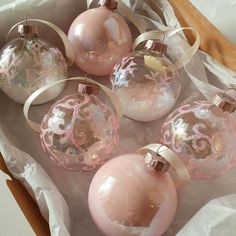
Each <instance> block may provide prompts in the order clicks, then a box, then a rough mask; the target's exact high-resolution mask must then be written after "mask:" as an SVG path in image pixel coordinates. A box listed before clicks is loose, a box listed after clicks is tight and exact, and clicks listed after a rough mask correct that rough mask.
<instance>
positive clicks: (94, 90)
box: [78, 84, 99, 95]
mask: <svg viewBox="0 0 236 236" xmlns="http://www.w3.org/2000/svg"><path fill="white" fill-rule="evenodd" d="M78 92H79V93H82V94H88V95H90V94H94V95H98V94H99V87H98V86H96V85H90V84H89V85H88V84H79V85H78Z"/></svg>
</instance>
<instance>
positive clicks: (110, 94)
mask: <svg viewBox="0 0 236 236" xmlns="http://www.w3.org/2000/svg"><path fill="white" fill-rule="evenodd" d="M72 80H73V81H74V80H76V81H79V82H80V83H82V84H85V85H88V86H89V85H97V86H99V87H100V88H101V89H102V90H103V91H104V92H105V93H106V95H107V96H108V97H109V99H110V100H111V102H112V104H113V105H114V107H115V110H116V114H117V117H118V119H119V120H120V119H121V117H122V115H123V113H122V108H121V103H120V101H119V99H118V98H117V97H116V95H115V94H114V93H113V92H112V91H111V90H110V89H109V88H107V87H106V86H104V85H102V84H100V83H98V82H96V81H94V80H91V79H88V78H85V77H72V78H68V79H64V80H59V81H56V82H53V83H49V84H47V85H45V86H43V87H41V88H39V89H38V90H36V91H35V92H34V93H32V94H31V95H30V96H29V97H28V99H27V100H26V102H25V104H24V107H23V113H24V116H25V119H26V121H27V123H28V124H29V126H30V127H31V128H32V129H33V130H34V131H36V132H38V133H39V132H40V124H38V123H36V122H34V121H32V120H30V119H29V109H30V106H31V105H32V103H33V101H34V100H35V99H36V98H37V97H38V96H39V95H41V94H42V93H43V92H45V91H46V90H48V89H49V88H51V87H53V86H55V85H57V84H60V83H64V82H65V81H72Z"/></svg>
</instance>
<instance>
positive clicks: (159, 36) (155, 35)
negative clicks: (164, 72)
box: [133, 27, 200, 69]
mask: <svg viewBox="0 0 236 236" xmlns="http://www.w3.org/2000/svg"><path fill="white" fill-rule="evenodd" d="M183 30H190V31H192V32H194V33H195V35H196V40H195V42H194V44H193V45H192V46H191V47H190V48H189V49H188V50H187V51H186V52H185V53H184V54H183V55H182V57H181V58H180V59H178V60H177V61H176V62H175V66H176V68H177V69H179V68H181V67H183V66H184V65H185V64H187V63H188V62H189V61H190V60H191V59H192V57H193V56H194V55H195V54H196V53H197V51H198V49H199V46H200V35H199V33H198V31H197V30H196V29H194V28H192V27H182V28H178V29H169V30H164V31H158V30H152V31H148V32H145V33H143V34H141V35H139V36H138V37H137V38H136V39H135V40H134V43H133V50H135V48H136V47H137V46H138V45H139V44H140V43H142V42H145V41H147V40H160V41H163V39H164V38H165V37H171V36H173V35H175V34H176V33H178V32H182V31H183Z"/></svg>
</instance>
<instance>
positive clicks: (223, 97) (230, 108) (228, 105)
mask: <svg viewBox="0 0 236 236" xmlns="http://www.w3.org/2000/svg"><path fill="white" fill-rule="evenodd" d="M232 89H233V88H232ZM228 90H229V89H228ZM228 90H227V91H228ZM233 90H235V89H233ZM227 91H225V92H224V93H217V94H216V95H215V96H214V97H213V100H212V102H213V104H214V105H215V106H216V107H218V108H219V109H220V110H221V111H223V112H229V113H233V112H234V111H235V110H236V99H235V98H233V97H231V96H229V95H228V94H226V92H227ZM235 91H236V90H235Z"/></svg>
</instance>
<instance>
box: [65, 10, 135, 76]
mask: <svg viewBox="0 0 236 236" xmlns="http://www.w3.org/2000/svg"><path fill="white" fill-rule="evenodd" d="M68 37H69V39H70V41H71V43H72V45H73V48H74V50H75V63H76V64H77V66H78V67H79V68H80V69H82V70H83V71H85V72H87V73H89V74H93V75H99V76H102V75H109V74H110V72H111V71H112V68H113V67H114V65H115V64H116V63H117V61H118V60H120V58H121V57H123V56H124V55H126V54H128V53H129V52H130V51H131V48H132V36H131V33H130V30H129V27H128V25H127V24H126V22H125V21H124V19H123V18H122V17H121V16H120V15H118V14H117V13H115V12H113V11H111V10H109V9H107V8H106V7H104V6H102V7H99V8H94V9H90V10H87V11H85V12H83V13H82V14H81V15H79V16H78V17H77V18H76V19H75V20H74V22H73V23H72V25H71V27H70V30H69V33H68Z"/></svg>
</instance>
